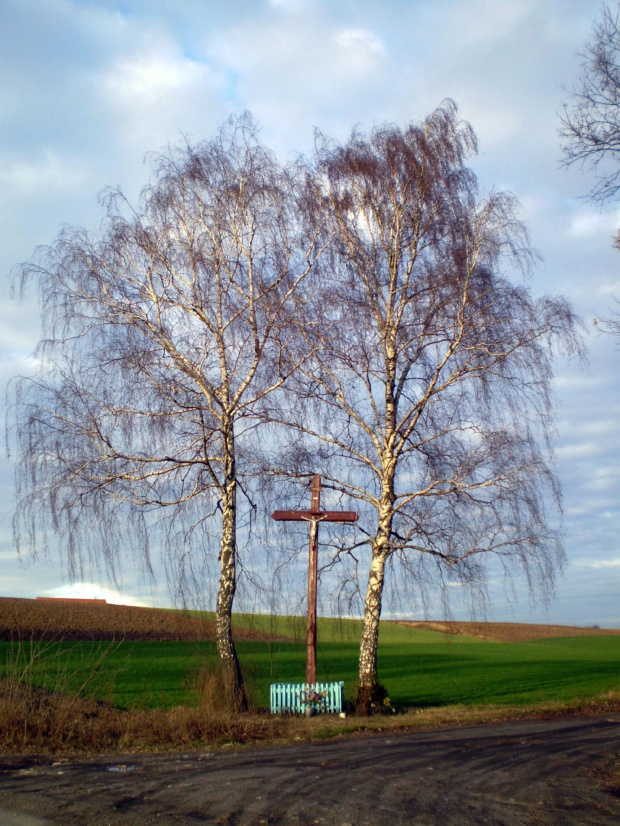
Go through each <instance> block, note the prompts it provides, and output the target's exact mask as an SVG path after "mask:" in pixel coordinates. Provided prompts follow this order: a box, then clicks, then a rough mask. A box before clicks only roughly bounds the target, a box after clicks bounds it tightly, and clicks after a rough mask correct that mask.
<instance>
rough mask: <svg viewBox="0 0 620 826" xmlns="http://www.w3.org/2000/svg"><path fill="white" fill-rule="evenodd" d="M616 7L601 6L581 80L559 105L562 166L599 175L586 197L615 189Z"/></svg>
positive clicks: (619, 179)
mask: <svg viewBox="0 0 620 826" xmlns="http://www.w3.org/2000/svg"><path fill="white" fill-rule="evenodd" d="M619 58H620V6H617V7H616V9H615V10H612V9H611V8H610V6H609V5H607V4H605V5H604V6H603V16H602V20H601V22H600V23H597V24H596V25H595V27H594V35H593V38H592V40H591V41H590V42H589V43H587V44H586V48H585V53H584V54H583V55H582V59H583V60H582V66H581V77H580V80H579V83H578V85H576V86H575V87H574V88H573V89H572V91H571V93H570V96H571V100H570V103H568V104H566V105H565V106H564V115H563V117H562V119H561V122H562V126H561V129H560V135H561V136H562V138H563V139H564V140H565V141H566V143H565V144H564V146H563V151H564V164H565V165H566V166H571V165H572V164H575V163H577V164H579V165H580V166H586V167H589V168H592V169H597V170H598V171H599V173H600V174H599V176H598V178H597V181H596V183H595V184H594V186H593V187H592V189H591V191H590V198H591V200H593V201H596V202H598V203H601V204H602V203H605V202H608V201H610V200H614V199H615V198H616V197H617V195H618V191H619V190H620V163H619V162H620V59H619Z"/></svg>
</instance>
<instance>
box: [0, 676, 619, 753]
mask: <svg viewBox="0 0 620 826" xmlns="http://www.w3.org/2000/svg"><path fill="white" fill-rule="evenodd" d="M217 697H218V694H217V685H215V684H214V685H211V686H208V687H207V688H206V691H205V695H204V698H203V702H202V703H201V704H200V706H199V707H198V708H185V707H182V708H175V709H170V710H164V709H153V710H131V711H125V710H122V709H118V708H114V707H112V706H111V705H109V704H107V703H102V702H98V701H95V700H91V699H88V698H84V697H76V696H69V695H62V694H59V693H57V692H56V693H49V692H46V691H44V690H42V689H38V688H33V687H31V686H27V685H24V684H20V683H17V682H16V681H14V680H10V679H9V680H2V681H0V752H3V753H7V752H13V753H27V752H31V753H32V752H37V753H48V754H49V753H53V754H62V753H76V752H88V753H95V752H98V753H104V752H137V751H153V752H157V751H174V750H179V749H183V750H186V749H201V748H214V747H222V746H224V745H243V744H252V745H258V744H267V743H269V744H278V743H287V742H299V741H311V740H322V739H328V738H333V737H342V736H349V737H351V736H358V735H360V734H372V733H375V732H377V733H379V732H386V731H389V732H398V731H401V732H406V731H413V730H417V729H434V728H440V727H455V726H471V725H480V724H492V723H499V722H502V721H508V720H527V719H541V718H553V717H560V716H566V715H581V716H583V715H601V714H602V715H606V714H618V713H620V693H618V692H611V693H607V694H605V695H602V696H600V697H597V698H595V699H590V700H583V701H574V702H570V703H559V702H555V703H553V702H552V703H549V702H547V703H539V704H537V705H533V706H528V707H526V708H521V707H518V708H509V707H504V706H502V707H497V706H479V707H475V708H472V707H469V706H461V705H457V706H447V707H443V708H428V709H418V710H414V711H408V712H406V713H402V714H395V715H393V716H390V717H371V718H368V717H366V718H358V717H347V718H346V719H340V718H338V717H335V716H331V715H321V716H317V717H313V718H310V719H307V718H305V717H292V716H289V717H287V716H280V715H277V716H275V715H274V716H272V715H269V714H266V713H246V714H230V713H228V712H226V711H224V710H222V709H221V708H219V707H218V706H219V701H218V700H217V699H214V698H217Z"/></svg>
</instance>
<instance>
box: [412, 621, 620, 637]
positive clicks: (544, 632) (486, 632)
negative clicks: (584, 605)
mask: <svg viewBox="0 0 620 826" xmlns="http://www.w3.org/2000/svg"><path fill="white" fill-rule="evenodd" d="M397 625H406V626H407V627H408V628H421V629H424V630H426V631H441V633H442V634H454V635H456V636H461V637H475V638H477V639H481V640H495V641H496V642H524V641H525V640H539V639H545V638H547V637H591V636H597V637H600V636H608V635H611V634H620V629H618V628H581V627H579V626H575V625H533V624H529V623H524V622H440V621H434V620H431V621H428V622H406V621H404V620H402V621H401V620H398V621H397Z"/></svg>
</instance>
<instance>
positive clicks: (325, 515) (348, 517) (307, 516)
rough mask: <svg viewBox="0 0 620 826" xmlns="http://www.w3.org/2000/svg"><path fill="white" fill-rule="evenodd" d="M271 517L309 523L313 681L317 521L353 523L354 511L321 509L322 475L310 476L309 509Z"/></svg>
mask: <svg viewBox="0 0 620 826" xmlns="http://www.w3.org/2000/svg"><path fill="white" fill-rule="evenodd" d="M271 518H272V519H275V520H277V521H278V522H309V523H310V549H309V553H308V628H307V632H306V683H308V684H309V685H314V684H315V683H316V601H317V575H318V556H319V554H318V551H319V522H355V521H357V514H356V513H355V511H322V510H321V477H320V476H319V475H318V474H315V475H314V476H313V477H312V499H311V502H310V510H309V511H274V512H273V513H272V514H271Z"/></svg>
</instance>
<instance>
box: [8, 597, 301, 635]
mask: <svg viewBox="0 0 620 826" xmlns="http://www.w3.org/2000/svg"><path fill="white" fill-rule="evenodd" d="M233 635H234V637H235V639H236V640H238V641H243V640H252V641H261V640H274V639H277V640H286V639H287V638H286V637H274V636H273V635H267V634H261V633H259V632H258V631H250V630H247V629H244V628H234V629H233ZM17 639H28V640H30V639H34V640H39V639H46V640H52V639H63V640H112V639H117V640H118V639H126V640H145V641H148V640H153V641H154V640H214V639H215V624H214V623H213V622H208V621H207V620H202V619H198V618H197V617H190V616H187V615H186V614H182V613H177V612H175V611H162V610H161V609H158V608H137V607H135V606H132V605H110V604H96V603H84V602H77V601H74V600H36V599H17V598H13V597H0V640H17Z"/></svg>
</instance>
